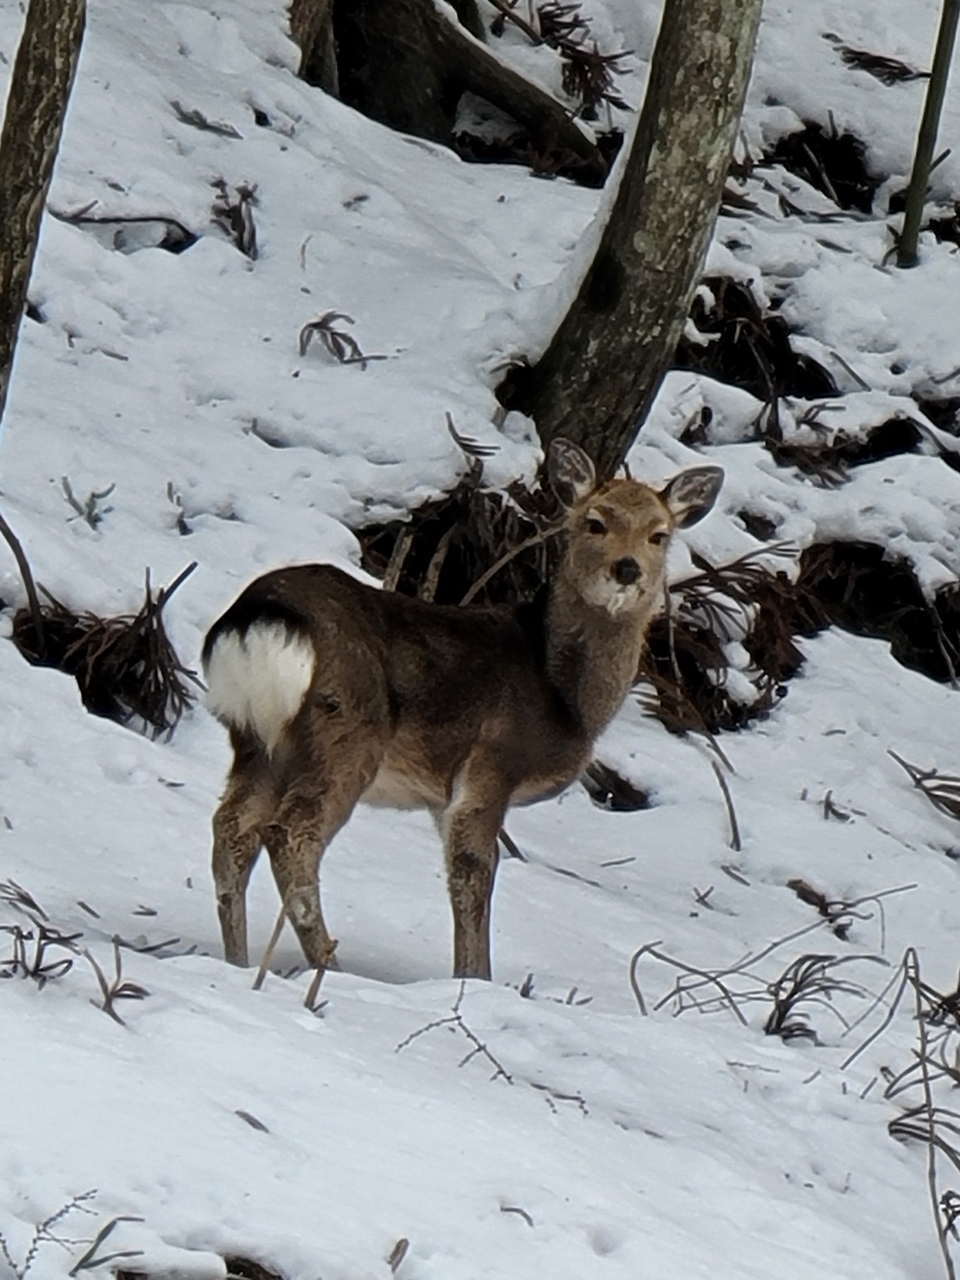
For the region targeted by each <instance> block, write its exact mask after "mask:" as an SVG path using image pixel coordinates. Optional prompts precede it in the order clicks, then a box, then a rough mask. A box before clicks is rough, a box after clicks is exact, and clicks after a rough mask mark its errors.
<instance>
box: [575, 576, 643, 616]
mask: <svg viewBox="0 0 960 1280" xmlns="http://www.w3.org/2000/svg"><path fill="white" fill-rule="evenodd" d="M583 598H584V600H586V602H587V604H589V605H592V606H593V607H594V609H603V610H605V611H606V612H607V613H609V614H612V615H616V614H618V613H620V612H621V611H622V610H624V609H627V610H634V609H636V607H637V605H638V603H639V601H640V586H639V584H638V583H631V584H630V586H627V587H622V586H621V585H620V584H619V583H618V582H615V581H614V579H613V578H600V579H598V580H597V581H595V582H592V583H591V584H590V586H589V587H588V588H587V589H586V591H584V593H583Z"/></svg>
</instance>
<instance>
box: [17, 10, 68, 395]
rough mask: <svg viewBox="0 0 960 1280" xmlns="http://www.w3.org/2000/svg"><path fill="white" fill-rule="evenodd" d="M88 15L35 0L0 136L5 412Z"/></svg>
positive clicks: (21, 41)
mask: <svg viewBox="0 0 960 1280" xmlns="http://www.w3.org/2000/svg"><path fill="white" fill-rule="evenodd" d="M85 18H86V3H85V0H31V3H30V8H29V9H28V10H27V16H26V20H25V22H24V27H23V35H22V37H21V39H20V47H19V48H18V50H17V56H16V60H15V62H14V65H13V74H12V76H11V79H10V91H9V94H8V96H7V109H6V115H5V117H4V121H3V132H2V134H0V417H2V416H3V409H4V406H5V404H6V400H7V392H8V390H9V387H10V371H11V368H12V366H13V353H14V350H15V348H16V345H17V335H18V333H19V331H20V321H21V319H22V317H23V309H24V306H25V305H26V301H27V286H28V284H29V283H30V272H31V269H32V267H33V259H34V255H35V254H36V250H37V240H38V238H39V235H40V219H41V217H42V215H43V208H44V204H45V203H46V199H47V192H48V191H49V189H50V179H51V177H52V176H53V163H54V160H55V159H56V155H57V148H58V147H59V145H60V135H61V133H62V132H63V118H64V115H65V114H66V110H67V101H68V99H69V97H70V89H71V86H72V85H73V77H74V74H75V72H76V69H77V59H78V57H79V54H80V44H81V41H82V39H83V28H84V22H85Z"/></svg>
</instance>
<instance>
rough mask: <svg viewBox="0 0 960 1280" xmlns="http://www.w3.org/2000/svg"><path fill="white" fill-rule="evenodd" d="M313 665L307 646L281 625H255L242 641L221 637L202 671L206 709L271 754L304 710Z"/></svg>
mask: <svg viewBox="0 0 960 1280" xmlns="http://www.w3.org/2000/svg"><path fill="white" fill-rule="evenodd" d="M315 665H316V654H315V652H314V648H313V644H312V643H311V642H310V640H309V639H307V637H306V636H304V635H301V634H299V633H297V632H295V631H289V630H288V629H287V628H286V626H284V624H283V623H282V622H254V623H253V624H252V626H250V628H249V629H248V630H247V632H246V634H245V635H242V636H241V635H239V634H238V633H237V632H236V631H225V632H223V633H222V634H221V635H220V636H218V637H217V640H216V641H215V643H214V646H213V652H212V653H211V654H210V660H209V661H208V663H207V667H206V677H207V696H206V699H205V701H206V704H207V708H208V709H209V710H210V711H211V712H212V713H213V714H214V715H215V716H216V717H217V719H218V720H220V721H222V722H223V723H224V724H226V725H232V726H233V727H234V728H237V729H247V730H249V731H250V732H252V733H253V734H255V736H256V737H257V738H258V739H259V740H260V741H261V742H262V743H263V745H264V746H265V747H266V749H267V751H268V752H272V751H273V750H274V748H275V747H276V745H277V743H278V742H279V741H280V737H281V735H282V733H283V731H284V729H285V728H286V727H287V725H288V724H289V723H290V721H291V720H292V719H293V717H294V716H295V715H296V714H297V712H298V711H299V710H300V708H301V706H302V705H303V698H304V694H305V693H306V692H307V690H308V689H309V687H310V682H311V680H312V679H313V672H314V667H315Z"/></svg>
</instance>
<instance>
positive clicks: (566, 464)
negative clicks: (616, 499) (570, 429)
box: [547, 436, 597, 507]
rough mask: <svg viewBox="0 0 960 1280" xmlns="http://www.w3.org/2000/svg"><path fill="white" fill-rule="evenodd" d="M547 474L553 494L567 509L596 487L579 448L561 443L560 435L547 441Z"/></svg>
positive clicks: (592, 470) (590, 465)
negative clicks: (548, 445) (548, 444)
mask: <svg viewBox="0 0 960 1280" xmlns="http://www.w3.org/2000/svg"><path fill="white" fill-rule="evenodd" d="M547 474H548V475H549V477H550V484H551V486H552V487H553V491H554V493H555V494H556V495H557V497H558V498H559V499H560V501H561V502H562V503H563V504H564V506H567V507H572V506H573V505H574V504H575V503H577V502H581V501H582V500H583V499H584V498H586V497H587V496H588V495H589V494H591V493H593V491H594V489H595V488H596V487H597V473H596V470H595V468H594V465H593V463H592V462H591V461H590V459H589V458H588V457H587V455H586V454H585V453H584V452H583V450H582V449H581V448H580V446H579V445H576V444H574V443H573V441H572V440H565V439H564V438H563V436H557V438H556V439H555V440H551V442H550V448H549V450H548V452H547Z"/></svg>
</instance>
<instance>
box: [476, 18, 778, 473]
mask: <svg viewBox="0 0 960 1280" xmlns="http://www.w3.org/2000/svg"><path fill="white" fill-rule="evenodd" d="M761 3H762V0H666V2H665V5H664V11H663V17H662V19H661V23H660V33H659V36H658V38H657V44H656V48H655V50H654V54H653V60H652V62H651V64H650V78H649V81H648V83H647V91H646V97H645V99H644V104H643V110H642V112H641V116H640V121H639V123H638V126H637V133H636V137H635V138H634V142H633V145H632V148H631V152H630V155H629V156H628V158H627V160H626V162H625V167H624V171H623V177H622V181H621V184H620V189H619V191H618V193H617V197H616V201H615V203H614V206H613V211H612V213H611V216H610V220H609V222H608V223H607V226H606V228H605V230H604V233H603V237H602V239H601V242H600V249H599V251H598V253H597V256H596V258H595V259H594V261H593V263H592V265H591V267H590V269H589V270H588V272H587V274H586V277H585V279H584V281H583V284H582V285H581V287H580V291H579V294H578V296H577V298H576V300H575V301H574V304H573V306H572V307H571V309H570V311H569V312H568V314H567V315H566V317H565V318H564V320H563V321H562V323H561V325H560V327H559V329H558V330H557V332H556V333H555V335H554V337H553V340H552V341H551V343H550V346H549V348H548V349H547V351H546V353H545V355H544V356H543V357H542V359H541V360H540V361H539V362H538V363H537V364H536V365H535V366H534V367H533V368H532V369H529V370H523V371H514V372H513V374H512V375H511V376H510V377H508V379H507V381H506V382H505V383H504V384H503V386H502V387H501V389H500V392H499V394H500V397H501V399H502V400H503V402H504V403H505V404H506V405H507V406H508V407H510V408H517V409H521V410H522V411H523V412H525V413H529V414H531V415H532V416H533V417H534V418H535V419H536V422H537V427H538V430H539V433H540V438H541V440H542V441H543V444H544V445H545V446H546V445H548V444H549V443H550V441H551V440H553V439H554V438H555V437H556V436H565V437H566V438H567V439H569V440H573V441H574V442H575V443H577V444H579V445H580V446H581V447H582V448H583V449H584V450H585V451H586V452H587V453H588V454H589V455H590V456H591V458H593V460H594V462H595V463H596V466H597V471H598V473H599V474H601V475H603V476H610V475H612V474H613V472H614V471H615V470H616V469H617V467H618V466H619V465H620V464H621V463H622V462H623V459H624V458H625V456H626V454H627V450H628V449H629V447H630V445H631V444H632V443H633V441H634V439H635V437H636V435H637V432H638V431H639V429H640V426H641V424H642V422H643V419H644V416H645V415H646V413H647V411H648V410H649V408H650V405H651V403H652V401H653V398H654V396H655V395H656V392H657V390H658V388H659V386H660V383H661V381H662V379H663V375H664V373H665V371H666V369H667V366H668V364H669V361H670V360H671V358H672V357H673V353H674V349H675V348H676V345H677V341H678V339H679V337H680V334H681V332H682V330H683V325H684V322H685V320H686V317H687V313H688V311H689V308H690V303H691V300H692V296H693V291H694V288H695V287H696V283H697V280H698V277H699V274H700V271H701V269H702V266H703V261H704V257H705V255H706V251H707V246H708V245H709V243H710V239H711V236H712V234H713V228H714V224H715V222H716V216H717V210H718V208H719V205H720V199H721V196H722V194H723V184H724V179H725V176H726V172H727V166H728V164H729V160H730V154H731V150H732V147H733V142H734V139H735V137H736V132H737V127H738V124H739V120H740V112H741V110H742V107H743V99H744V96H745V94H746V89H747V82H748V80H749V76H750V68H751V64H752V61H753V51H754V45H755V43H756V34H757V28H758V25H759V21H760V9H761Z"/></svg>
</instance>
